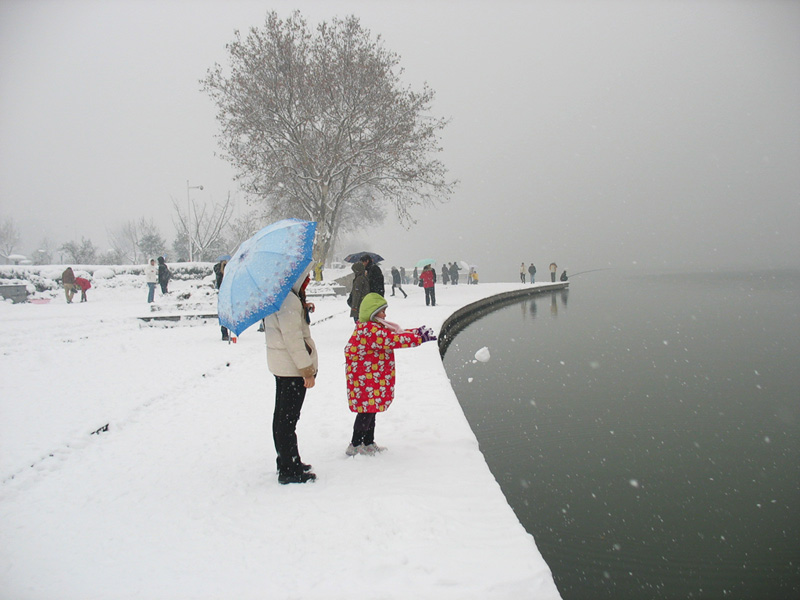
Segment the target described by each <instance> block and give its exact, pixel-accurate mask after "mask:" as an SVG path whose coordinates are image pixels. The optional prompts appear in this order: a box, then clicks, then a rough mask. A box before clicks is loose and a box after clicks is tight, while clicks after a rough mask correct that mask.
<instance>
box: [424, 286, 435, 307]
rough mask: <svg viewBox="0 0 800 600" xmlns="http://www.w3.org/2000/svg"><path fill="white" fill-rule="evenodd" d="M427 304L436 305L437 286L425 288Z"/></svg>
mask: <svg viewBox="0 0 800 600" xmlns="http://www.w3.org/2000/svg"><path fill="white" fill-rule="evenodd" d="M425 306H436V288H433V287H429V288H425Z"/></svg>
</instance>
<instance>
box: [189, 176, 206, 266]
mask: <svg viewBox="0 0 800 600" xmlns="http://www.w3.org/2000/svg"><path fill="white" fill-rule="evenodd" d="M202 189H203V186H202V185H189V180H188V179H187V180H186V237H187V238H188V242H189V262H194V253H193V250H194V248H193V246H194V245H193V244H192V232H191V230H190V229H189V226H190V224H191V216H192V201H191V199H190V198H189V190H202Z"/></svg>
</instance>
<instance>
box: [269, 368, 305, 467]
mask: <svg viewBox="0 0 800 600" xmlns="http://www.w3.org/2000/svg"><path fill="white" fill-rule="evenodd" d="M305 397H306V388H305V385H303V378H302V377H278V376H277V375H276V376H275V412H274V413H273V415H272V438H273V440H274V441H275V452H277V454H278V458H277V460H276V462H277V465H278V473H280V474H281V475H298V474H300V473H301V472H302V470H303V468H302V466H301V462H300V453H299V451H298V450H297V433H296V432H295V428H296V427H297V421H298V420H299V419H300V410H301V409H302V408H303V400H305Z"/></svg>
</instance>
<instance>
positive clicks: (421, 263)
mask: <svg viewBox="0 0 800 600" xmlns="http://www.w3.org/2000/svg"><path fill="white" fill-rule="evenodd" d="M425 265H430V266H432V267H433V266H435V265H436V260H434V259H433V258H423V259H422V260H418V261H417V264H416V266H417V267H420V268H421V267H424V266H425Z"/></svg>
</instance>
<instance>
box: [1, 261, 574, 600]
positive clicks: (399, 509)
mask: <svg viewBox="0 0 800 600" xmlns="http://www.w3.org/2000/svg"><path fill="white" fill-rule="evenodd" d="M121 282H122V283H121ZM194 286H195V284H193V283H191V282H187V281H174V282H172V283H171V288H172V291H171V294H170V295H169V296H165V297H162V296H160V293H157V295H156V299H157V303H159V304H161V305H162V308H164V306H163V305H165V304H169V303H170V302H176V298H178V297H179V295H180V293H181V292H182V291H183V292H186V291H192V293H193V295H194V296H199V295H201V294H199V293H198V290H196V289H195V287H194ZM519 287H521V285H520V284H481V285H478V286H468V285H459V286H456V287H450V286H447V287H444V286H438V287H437V301H438V305H437V306H436V307H435V308H428V307H426V306H425V302H424V294H423V293H422V289H421V288H415V287H412V286H406V288H405V289H406V291H407V292H408V294H409V297H408V298H407V299H403V298H402V296H400V295H398V296H397V297H395V298H391V297H389V298H388V300H389V302H390V303H389V310H388V315H387V316H388V318H389V320H392V321H395V322H399V323H400V324H402V325H403V326H406V327H411V326H417V325H422V324H425V325H429V326H432V327H434V329H436V330H437V331H438V329H439V327H440V326H441V324H442V323H443V321H444V320H445V319H446V318H447V316H449V315H450V314H452V313H453V312H454V311H455V310H456V309H458V308H460V307H461V306H464V305H465V304H468V303H470V302H472V301H474V300H477V299H479V298H482V297H486V296H489V295H493V294H496V293H500V292H504V291H508V290H512V289H518V288H519ZM388 293H389V289H387V294H388ZM146 295H147V291H146V287H145V286H144V284H143V283H141V278H138V277H132V276H129V277H128V278H127V279H126V278H124V277H116V278H113V279H109V280H98V281H96V282H95V287H94V288H92V289H91V290H89V293H88V298H89V301H88V302H87V303H84V304H80V303H73V304H69V305H68V304H66V302H65V300H64V297H63V294H59V295H57V296H56V297H55V298H54V299H53V300H52V301H51V302H50V303H49V304H38V305H37V304H16V305H12V304H10V303H7V302H5V303H3V302H0V351H1V352H2V360H0V477H1V480H2V483H1V484H0V540H1V541H0V597H1V598H13V599H15V600H24V599H54V598H58V599H59V600H68V599H73V598H74V599H80V600H86V599H115V600H122V599H126V598H131V599H132V598H136V599H140V600H141V599H183V598H197V599H222V598H225V599H228V598H230V599H237V600H243V599H249V598H253V599H259V600H263V599H278V598H298V599H309V598H312V599H326V600H330V599H337V598H342V599H344V598H348V599H349V598H361V597H363V598H375V599H381V598H386V599H389V598H397V599H408V598H423V599H424V598H431V599H433V598H436V599H450V598H452V599H459V600H460V599H469V598H473V599H476V600H477V599H482V600H483V599H492V598H503V599H514V600H517V599H522V598H558V597H559V595H558V592H557V590H556V588H555V585H554V583H553V579H552V576H551V574H550V571H549V569H548V567H547V565H546V564H545V563H544V561H543V560H542V558H541V555H540V554H539V552H538V550H537V548H536V545H535V543H534V540H533V538H532V537H531V536H530V535H528V534H527V533H526V532H525V530H524V529H523V528H522V526H521V525H520V524H519V522H518V521H517V519H516V517H515V515H514V513H513V512H512V510H511V509H510V508H509V506H508V505H507V503H506V501H505V498H504V497H503V494H502V492H501V491H500V488H499V486H498V485H497V483H496V482H495V480H494V478H493V477H492V475H491V473H490V472H489V470H488V468H487V466H486V463H485V462H484V460H483V456H482V455H481V454H480V451H479V449H478V444H477V442H476V440H475V437H474V435H473V434H472V431H471V430H470V428H469V425H468V423H467V421H466V419H465V418H464V415H463V413H462V411H461V409H460V407H459V405H458V402H457V400H456V398H455V395H454V394H453V391H452V389H451V387H450V385H449V382H448V380H447V376H446V375H445V372H444V369H443V367H442V363H441V360H440V359H439V354H438V349H437V346H436V344H435V343H428V344H424V345H423V346H422V347H420V348H414V349H407V350H400V351H398V352H397V361H398V378H397V394H396V400H395V402H394V404H392V407H391V409H390V410H389V411H388V412H387V413H385V414H381V415H379V416H378V421H377V428H376V439H377V441H378V442H379V443H380V444H381V445H384V446H387V447H388V449H389V450H388V451H387V452H384V453H382V454H380V455H378V456H375V457H368V456H356V457H354V458H348V457H346V456H345V453H344V450H345V448H346V447H347V444H348V442H349V439H350V435H351V433H352V429H351V428H352V422H353V415H352V413H350V411H349V410H348V408H347V402H346V395H345V378H344V366H343V362H344V355H343V348H344V344H345V342H346V341H347V339H348V337H349V336H350V333H351V332H352V326H353V323H352V320H351V319H350V318H349V316H348V312H347V306H346V305H345V303H344V299H343V298H342V297H341V296H339V297H335V298H334V297H326V298H317V299H315V302H316V305H317V311H316V313H315V315H314V325H313V327H312V334H313V335H314V338H315V340H316V341H317V344H318V346H319V348H320V372H319V376H318V379H317V381H318V383H317V385H316V387H314V388H313V389H311V390H310V391H309V393H308V395H307V396H306V403H305V406H304V408H303V413H302V416H301V419H300V423H299V426H298V437H299V443H300V451H301V454H302V457H303V460H304V461H305V462H309V463H311V464H313V466H314V470H315V472H316V473H317V476H318V479H317V481H316V482H315V483H311V484H305V485H288V486H282V485H279V484H278V482H277V478H276V474H275V451H274V447H273V445H272V435H271V417H272V405H273V395H274V379H273V377H272V376H271V375H270V373H269V372H268V371H267V367H266V358H265V347H264V339H263V334H260V333H257V332H256V331H255V328H254V327H253V328H251V329H249V330H248V331H246V332H245V333H244V334H243V335H242V336H241V338H239V340H238V343H236V344H228V343H224V342H222V341H221V340H220V332H219V327H218V325H217V323H216V322H215V321H194V322H179V323H168V324H159V325H148V324H146V323H145V322H143V321H141V320H140V319H138V318H137V317H140V316H146V315H149V314H151V313H150V311H149V309H148V305H147V304H146V302H145V300H146ZM212 308H213V307H212ZM163 312H170V311H169V310H167V311H163ZM212 312H213V311H212ZM475 350H476V352H477V351H478V350H479V348H475ZM480 366H481V363H480V362H477V361H476V363H475V368H476V369H479V368H480ZM106 425H108V427H107V429H106V427H105V426H106ZM92 432H96V433H92Z"/></svg>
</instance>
